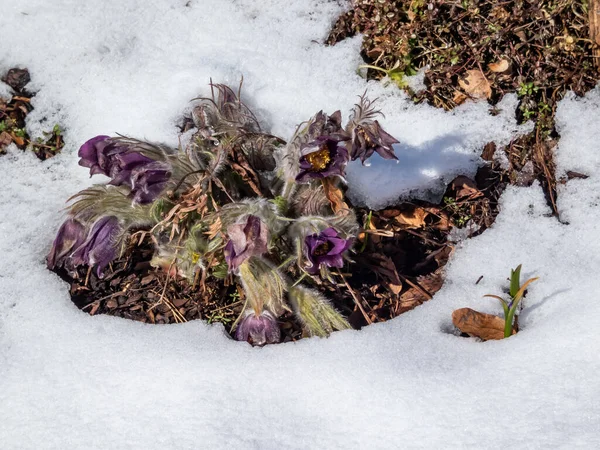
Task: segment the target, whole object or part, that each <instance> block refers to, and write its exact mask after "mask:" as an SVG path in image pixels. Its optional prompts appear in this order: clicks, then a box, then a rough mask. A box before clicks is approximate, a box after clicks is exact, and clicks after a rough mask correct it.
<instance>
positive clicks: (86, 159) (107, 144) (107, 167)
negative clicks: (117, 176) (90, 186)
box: [77, 135, 127, 178]
mask: <svg viewBox="0 0 600 450" xmlns="http://www.w3.org/2000/svg"><path fill="white" fill-rule="evenodd" d="M126 150H127V147H125V146H119V145H116V144H115V143H114V142H113V141H112V140H111V138H110V136H104V135H100V136H96V137H93V138H91V139H90V140H88V141H86V142H85V143H84V144H83V145H82V146H81V147H80V148H79V152H78V153H77V154H78V155H79V158H80V160H79V165H80V166H83V167H88V168H89V169H90V175H97V174H102V175H106V176H108V177H111V178H112V177H113V175H112V174H113V173H114V172H118V170H116V167H114V166H115V164H116V163H117V161H116V159H115V156H116V155H118V154H119V153H122V152H124V151H126Z"/></svg>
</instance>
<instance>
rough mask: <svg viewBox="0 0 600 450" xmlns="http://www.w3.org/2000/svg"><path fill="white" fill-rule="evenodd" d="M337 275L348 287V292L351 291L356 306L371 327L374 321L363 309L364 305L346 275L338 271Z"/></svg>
mask: <svg viewBox="0 0 600 450" xmlns="http://www.w3.org/2000/svg"><path fill="white" fill-rule="evenodd" d="M337 273H338V275H339V276H340V277H341V278H342V280H344V284H345V285H346V288H347V289H348V291H350V295H352V299H353V300H354V303H356V306H358V309H360V312H361V313H362V315H363V317H364V318H365V320H366V321H367V323H368V324H369V325H371V324H372V323H373V321H372V320H371V319H370V318H369V316H368V315H367V312H366V311H365V309H364V308H363V305H362V304H361V302H360V299H359V298H358V295H357V294H356V293H355V292H354V290H353V289H352V288H351V287H350V284H348V281H347V280H346V277H345V276H344V274H343V273H342V271H341V270H338V271H337Z"/></svg>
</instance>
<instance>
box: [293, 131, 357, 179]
mask: <svg viewBox="0 0 600 450" xmlns="http://www.w3.org/2000/svg"><path fill="white" fill-rule="evenodd" d="M301 155H302V156H301V157H300V173H299V174H298V175H297V176H296V181H299V182H308V181H310V180H312V179H319V178H327V177H331V176H335V175H339V176H340V177H344V175H345V169H346V164H347V163H348V150H346V148H345V147H343V146H341V145H340V140H338V139H335V138H332V137H330V136H319V137H318V138H317V139H315V140H314V141H312V142H309V143H308V144H305V145H304V146H303V147H302V149H301Z"/></svg>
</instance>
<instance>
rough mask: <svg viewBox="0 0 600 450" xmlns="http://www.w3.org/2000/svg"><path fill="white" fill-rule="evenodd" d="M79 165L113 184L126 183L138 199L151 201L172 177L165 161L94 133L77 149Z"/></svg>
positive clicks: (142, 201) (140, 201)
mask: <svg viewBox="0 0 600 450" xmlns="http://www.w3.org/2000/svg"><path fill="white" fill-rule="evenodd" d="M79 157H80V158H81V159H80V160H79V165H81V166H84V167H89V169H90V175H96V174H99V173H101V174H103V175H106V176H108V177H110V178H111V180H110V182H109V184H112V185H113V186H121V185H126V186H129V187H130V188H131V195H132V196H133V199H134V201H136V202H138V203H150V202H152V201H154V200H155V199H156V197H158V196H159V195H160V193H161V192H162V191H163V189H164V188H165V186H166V184H167V181H168V180H169V178H170V177H171V171H170V168H169V167H168V165H167V164H165V163H162V162H158V161H154V160H153V159H151V158H149V157H147V156H145V155H143V154H141V153H140V152H137V151H135V150H134V149H132V148H129V147H128V146H127V145H123V144H121V143H119V142H118V141H114V140H112V139H111V138H110V137H109V136H96V137H95V138H92V139H90V140H89V141H87V142H86V143H85V144H83V145H82V146H81V148H80V149H79Z"/></svg>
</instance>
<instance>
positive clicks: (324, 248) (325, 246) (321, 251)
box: [313, 241, 332, 256]
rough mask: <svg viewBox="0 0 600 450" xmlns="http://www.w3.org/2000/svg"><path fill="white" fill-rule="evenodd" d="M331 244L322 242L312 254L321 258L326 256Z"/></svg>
mask: <svg viewBox="0 0 600 450" xmlns="http://www.w3.org/2000/svg"><path fill="white" fill-rule="evenodd" d="M331 247H332V245H331V242H329V241H327V242H323V243H322V244H321V245H319V246H318V247H317V248H315V250H314V252H313V253H314V254H315V256H323V255H326V254H327V253H329V250H331Z"/></svg>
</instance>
